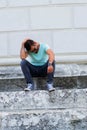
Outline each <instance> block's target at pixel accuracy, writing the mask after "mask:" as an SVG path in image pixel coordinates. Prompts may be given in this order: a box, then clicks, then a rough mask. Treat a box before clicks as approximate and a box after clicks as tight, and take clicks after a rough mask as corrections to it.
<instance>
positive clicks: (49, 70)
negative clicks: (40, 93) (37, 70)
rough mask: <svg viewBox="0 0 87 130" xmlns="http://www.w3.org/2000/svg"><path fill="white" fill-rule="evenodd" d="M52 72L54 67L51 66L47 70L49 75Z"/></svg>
mask: <svg viewBox="0 0 87 130" xmlns="http://www.w3.org/2000/svg"><path fill="white" fill-rule="evenodd" d="M52 72H53V66H52V65H50V66H48V68H47V73H52Z"/></svg>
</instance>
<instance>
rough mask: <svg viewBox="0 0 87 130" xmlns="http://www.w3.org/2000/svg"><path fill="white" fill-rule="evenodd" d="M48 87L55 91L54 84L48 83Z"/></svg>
mask: <svg viewBox="0 0 87 130" xmlns="http://www.w3.org/2000/svg"><path fill="white" fill-rule="evenodd" d="M47 89H48V91H49V92H51V91H55V88H54V87H53V84H47Z"/></svg>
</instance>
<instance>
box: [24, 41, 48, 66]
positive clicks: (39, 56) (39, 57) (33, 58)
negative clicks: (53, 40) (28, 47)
mask: <svg viewBox="0 0 87 130" xmlns="http://www.w3.org/2000/svg"><path fill="white" fill-rule="evenodd" d="M48 49H50V47H49V46H48V45H47V44H43V43H41V44H40V47H39V50H38V53H34V52H29V56H28V57H27V58H26V60H27V61H29V62H30V63H31V64H32V65H36V66H41V65H44V64H45V63H46V62H47V61H48V54H47V53H46V51H47V50H48Z"/></svg>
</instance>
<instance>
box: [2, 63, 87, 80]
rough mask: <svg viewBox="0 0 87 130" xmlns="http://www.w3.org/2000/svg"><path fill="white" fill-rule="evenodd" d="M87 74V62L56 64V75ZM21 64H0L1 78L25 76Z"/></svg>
mask: <svg viewBox="0 0 87 130" xmlns="http://www.w3.org/2000/svg"><path fill="white" fill-rule="evenodd" d="M71 76H72V77H73V76H87V64H56V68H55V77H71ZM23 77H24V76H23V73H22V71H21V67H20V66H0V79H9V78H23Z"/></svg>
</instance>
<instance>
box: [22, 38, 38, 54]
mask: <svg viewBox="0 0 87 130" xmlns="http://www.w3.org/2000/svg"><path fill="white" fill-rule="evenodd" d="M24 47H25V48H26V50H27V51H28V52H34V53H37V52H38V49H39V44H38V43H37V42H35V41H33V40H30V39H29V40H27V41H26V42H25V44H24Z"/></svg>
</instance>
